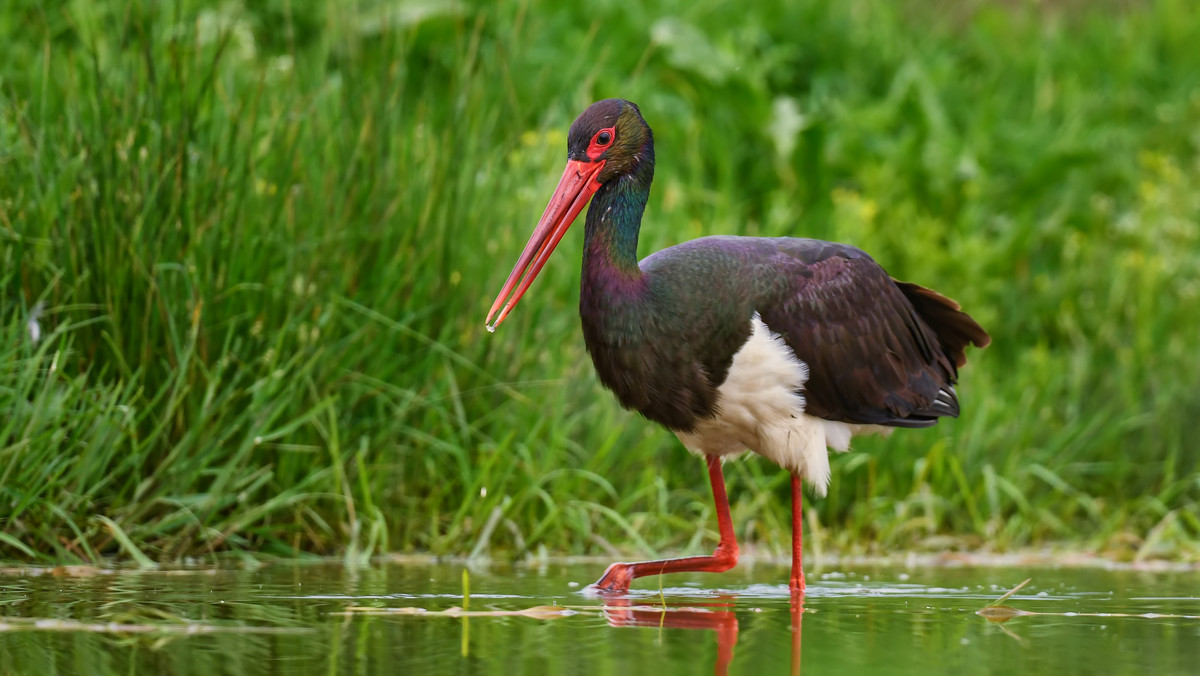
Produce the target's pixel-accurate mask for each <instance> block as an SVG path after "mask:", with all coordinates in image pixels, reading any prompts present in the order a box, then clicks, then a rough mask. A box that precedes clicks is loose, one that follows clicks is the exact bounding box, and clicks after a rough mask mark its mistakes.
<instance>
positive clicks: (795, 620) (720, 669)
mask: <svg viewBox="0 0 1200 676" xmlns="http://www.w3.org/2000/svg"><path fill="white" fill-rule="evenodd" d="M734 601H735V599H734V597H732V596H725V595H722V596H718V597H717V600H715V601H706V602H690V603H686V604H684V603H666V602H664V603H663V604H662V605H643V604H635V603H634V601H633V599H630V598H628V597H614V598H611V599H607V601H606V603H605V605H604V607H603V609H602V610H603V612H604V616H605V618H606V619H607V620H608V624H609V625H610V626H613V627H657V628H660V629H711V630H713V631H714V632H715V633H716V635H717V660H716V663H715V664H714V665H713V673H714V674H716V675H717V676H723V675H724V674H728V673H729V664H730V662H732V661H733V649H734V646H736V645H737V640H738V618H737V613H735V612H734V610H735V609H736V604H735V603H734ZM791 615H792V624H791V637H790V638H791V648H792V652H791V654H792V662H791V673H792V674H799V673H800V626H801V620H803V619H804V596H803V595H799V596H793V597H792V602H791Z"/></svg>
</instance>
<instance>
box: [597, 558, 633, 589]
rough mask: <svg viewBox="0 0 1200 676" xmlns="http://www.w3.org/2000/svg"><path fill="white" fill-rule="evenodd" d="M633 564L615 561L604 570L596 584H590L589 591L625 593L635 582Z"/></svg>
mask: <svg viewBox="0 0 1200 676" xmlns="http://www.w3.org/2000/svg"><path fill="white" fill-rule="evenodd" d="M633 577H634V575H633V566H632V565H630V564H628V563H614V564H612V565H611V566H609V567H608V570H606V571H604V575H602V576H600V579H599V580H597V581H596V582H595V584H591V585H588V587H587V589H588V590H589V591H593V592H598V593H601V594H623V593H625V592H627V591H629V585H630V583H632V582H633Z"/></svg>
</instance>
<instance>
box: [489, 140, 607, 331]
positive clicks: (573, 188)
mask: <svg viewBox="0 0 1200 676" xmlns="http://www.w3.org/2000/svg"><path fill="white" fill-rule="evenodd" d="M602 169H604V160H600V161H598V162H585V161H582V160H568V161H567V168H566V169H565V170H564V171H563V175H562V178H561V179H559V180H558V187H557V188H555V189H554V196H553V197H551V198H550V203H549V204H547V205H546V211H545V212H544V213H543V214H542V218H541V220H539V221H538V224H537V227H536V228H534V229H533V234H532V235H531V236H530V237H529V243H528V244H526V245H525V250H524V251H522V252H521V257H520V258H518V259H517V264H516V265H515V266H513V269H512V272H510V273H509V274H508V280H507V281H505V282H504V288H503V289H500V295H498V296H496V302H494V303H492V309H491V310H488V316H487V323H488V327H487V328H488V331H495V330H496V327H497V326H500V322H502V321H504V318H505V317H507V316H508V313H509V312H510V311H511V310H512V309H513V308H514V307H516V306H517V303H518V302H519V301H520V300H521V296H524V295H525V291H526V290H527V289H528V288H529V285H530V284H532V283H533V278H534V277H537V274H538V273H539V272H541V271H542V266H543V265H545V264H546V261H547V260H548V259H549V258H550V254H552V253H554V247H556V246H558V241H559V240H561V239H562V238H563V235H564V234H566V232H567V228H569V227H571V223H573V222H574V221H575V217H576V216H578V215H579V212H580V211H583V207H584V206H585V205H587V203H588V200H590V199H592V195H594V194H595V193H596V191H597V190H599V189H600V183H598V182H597V181H596V177H597V176H599V175H600V170H602ZM518 281H519V282H520V286H517V282H518ZM514 287H516V289H517V290H516V293H513V288H514ZM510 294H511V295H512V298H509V295H510ZM506 299H507V301H508V302H507V303H505V300H506ZM501 305H504V310H503V311H502V312H501V313H500V316H499V317H496V322H495V323H492V317H493V316H495V315H496V310H498V309H500V306H501Z"/></svg>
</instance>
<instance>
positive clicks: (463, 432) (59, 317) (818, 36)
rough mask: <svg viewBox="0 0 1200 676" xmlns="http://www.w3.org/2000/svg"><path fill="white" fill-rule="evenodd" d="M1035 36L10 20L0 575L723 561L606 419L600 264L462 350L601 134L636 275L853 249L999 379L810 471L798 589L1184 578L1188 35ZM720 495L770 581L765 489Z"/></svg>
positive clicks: (774, 490)
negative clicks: (841, 578) (597, 338)
mask: <svg viewBox="0 0 1200 676" xmlns="http://www.w3.org/2000/svg"><path fill="white" fill-rule="evenodd" d="M1042 4H1045V5H1051V6H1049V7H1043V8H1040V9H1037V8H1033V9H1031V8H1029V7H1026V6H1024V5H1022V4H1021V3H984V2H973V3H944V4H943V5H940V6H938V5H935V4H932V3H918V2H910V3H892V2H886V1H885V0H856V1H854V2H848V3H837V2H828V3H808V2H805V3H800V2H791V1H785V0H779V1H778V2H770V3H759V4H758V5H756V6H755V9H753V10H746V9H735V8H731V7H727V6H726V3H720V2H716V1H715V0H700V1H699V2H695V1H689V2H671V1H664V2H660V3H653V4H650V5H643V4H642V3H607V2H603V3H582V4H580V3H574V4H564V5H562V6H560V5H559V4H558V3H551V2H514V3H501V4H499V5H497V4H494V3H491V2H458V3H452V2H444V3H438V2H418V1H415V0H414V1H404V2H368V1H366V0H361V1H359V2H357V3H353V2H346V3H341V2H332V1H330V2H318V1H314V2H311V3H299V2H289V1H288V0H266V1H264V2H255V3H241V2H224V3H212V4H211V6H210V3H201V2H195V1H193V0H177V1H175V2H168V3H157V2H149V1H148V0H145V1H142V2H136V1H135V2H132V3H118V2H97V3H84V2H70V1H67V0H62V1H51V0H41V1H39V0H9V1H8V2H6V3H5V4H4V9H3V10H2V11H0V43H2V44H4V45H5V49H4V51H5V55H4V58H5V59H6V61H5V62H4V63H5V67H4V68H2V69H0V303H2V305H0V416H2V417H0V557H5V558H18V559H30V560H45V561H71V560H96V559H98V558H101V557H106V556H121V557H125V558H129V559H132V560H134V561H136V562H140V563H143V564H145V563H149V562H152V561H159V560H163V561H171V560H179V559H183V558H186V557H212V556H217V555H220V554H221V553H223V552H229V551H233V552H242V553H261V554H264V555H293V554H295V553H297V552H313V553H321V554H340V555H344V556H345V557H347V559H358V558H360V557H362V556H365V555H369V554H373V553H378V552H396V551H428V552H433V553H435V554H456V555H468V554H472V553H474V554H476V555H485V554H491V555H493V556H524V555H539V554H541V553H544V552H548V553H597V554H602V553H605V552H607V551H608V550H609V549H611V548H615V549H617V550H620V551H622V552H625V553H634V554H650V553H655V552H661V551H683V550H687V551H700V550H702V549H706V548H708V547H709V546H711V542H712V540H713V538H714V531H715V524H714V523H713V518H712V506H711V498H710V496H709V494H708V487H707V483H706V481H705V479H704V467H703V463H701V462H700V461H699V460H697V459H695V458H693V457H691V456H688V455H687V454H686V453H685V452H684V451H683V450H682V448H681V447H679V445H678V442H677V441H675V439H674V438H673V436H672V435H670V434H669V433H667V432H665V431H663V430H661V429H659V428H657V427H656V426H654V425H652V424H650V423H647V422H646V421H644V420H642V419H641V418H639V417H637V416H636V415H634V414H630V413H627V412H625V411H622V410H621V409H620V408H619V407H618V405H617V404H616V402H615V401H614V400H613V399H612V398H611V397H610V396H609V395H608V394H607V393H606V392H604V391H603V390H602V388H601V387H600V386H599V385H598V384H597V382H596V380H595V377H594V376H593V374H592V369H591V365H590V363H589V361H588V359H587V357H586V354H585V352H584V349H583V345H582V340H581V336H580V334H579V329H578V319H577V311H576V309H575V307H576V301H577V294H578V274H579V272H578V267H579V266H578V253H577V252H578V250H579V247H580V242H581V234H580V232H578V231H573V232H572V233H570V234H568V236H567V238H566V240H565V241H564V243H563V244H562V246H561V247H560V253H559V255H558V257H556V259H555V261H554V262H553V263H551V264H550V265H549V266H548V268H547V269H546V271H545V272H544V273H543V274H542V277H541V278H540V279H539V282H538V284H537V285H536V286H535V288H534V289H532V290H531V292H530V295H529V297H528V298H527V299H526V300H525V302H524V303H523V304H522V305H521V307H520V308H519V310H518V311H517V312H516V313H515V314H514V315H513V316H512V317H511V318H510V319H509V320H508V321H507V322H506V323H505V325H504V327H503V328H502V329H501V330H500V331H499V332H498V333H497V334H495V335H488V334H487V333H486V332H485V331H484V326H483V319H484V315H485V313H486V309H487V306H488V305H489V304H490V302H491V300H492V298H493V296H494V294H495V293H496V291H497V290H498V287H499V285H500V283H501V282H502V281H503V277H504V276H505V275H506V274H507V272H508V270H509V268H510V266H511V264H512V262H513V260H514V259H515V256H516V255H517V253H518V252H519V250H520V248H521V246H522V245H523V243H524V241H525V239H526V238H527V237H528V233H529V232H530V229H531V228H532V226H533V223H534V221H535V220H536V218H537V215H538V214H540V213H541V209H542V207H543V206H544V204H545V200H546V199H547V198H548V191H549V190H550V189H551V187H552V184H553V181H554V179H555V178H556V177H557V175H558V173H559V172H560V171H561V163H562V161H563V157H564V147H565V131H566V128H567V126H568V125H569V124H570V122H571V120H572V119H573V117H574V116H575V115H576V114H577V113H578V111H579V110H581V109H582V108H583V107H584V106H585V105H586V104H588V103H590V102H591V101H592V100H594V99H597V98H602V97H606V96H621V97H625V98H629V99H632V100H635V101H637V102H638V103H639V104H640V105H641V107H642V111H643V113H644V114H645V116H646V118H647V120H648V121H649V122H650V124H651V125H652V126H653V127H654V130H655V133H656V140H657V148H658V158H659V161H658V167H659V168H658V172H657V179H658V180H657V182H656V184H655V188H654V191H653V193H652V196H651V201H650V206H649V209H648V211H647V224H646V228H645V231H644V233H643V236H642V253H643V255H644V254H647V253H649V252H651V251H653V250H657V249H659V248H661V247H664V246H667V245H670V244H673V243H677V242H680V241H684V240H687V239H691V238H694V237H697V236H700V235H704V234H715V233H739V234H749V235H803V236H812V237H821V238H828V239H837V240H840V241H846V242H849V243H852V244H855V245H858V246H860V247H863V248H865V249H867V250H868V251H870V252H872V254H873V255H874V256H875V257H876V258H877V260H879V261H880V262H882V263H883V264H884V265H885V266H886V267H887V268H888V269H889V271H890V272H891V273H892V274H893V275H894V276H896V277H898V278H901V279H908V280H912V281H915V282H918V283H921V284H924V285H928V286H932V287H934V288H937V289H939V290H941V291H943V292H944V293H947V294H948V295H950V296H952V297H955V298H956V299H958V300H959V301H961V302H962V303H963V304H964V305H965V306H966V308H967V309H968V310H970V311H971V313H972V314H973V315H974V316H975V317H976V318H977V319H979V320H980V321H981V322H982V323H983V324H984V325H985V326H986V327H987V328H988V329H989V330H990V331H991V333H992V335H993V338H994V343H993V345H992V346H991V347H989V348H988V349H987V350H984V351H975V352H972V353H971V354H970V364H969V365H968V366H967V368H966V369H965V370H964V372H963V374H962V376H963V377H962V384H961V387H960V393H961V395H962V400H963V416H962V418H961V419H959V420H957V421H949V422H947V423H944V424H942V425H939V426H938V427H937V428H935V429H933V430H928V431H920V432H916V431H901V432H899V433H897V434H896V435H894V436H893V437H892V438H891V439H888V440H877V439H866V440H863V441H861V442H859V443H858V444H857V451H858V452H856V453H851V454H848V455H844V456H838V457H837V458H836V459H835V463H834V465H835V469H834V481H833V486H832V487H831V491H830V495H829V497H828V498H827V499H824V500H820V501H817V502H816V503H815V504H814V505H813V506H812V507H811V508H810V510H809V512H808V513H809V515H810V518H811V522H810V531H811V532H812V533H813V538H814V539H813V540H812V542H813V544H814V545H815V546H819V547H821V548H823V549H824V550H828V549H831V548H837V549H844V550H849V551H875V552H886V551H895V550H898V549H902V548H914V547H915V548H936V549H941V548H947V547H972V548H991V549H996V550H1003V549H1011V548H1017V547H1023V546H1030V545H1035V546H1036V545H1041V544H1044V543H1048V542H1064V541H1065V542H1068V543H1070V544H1071V545H1072V546H1075V547H1082V548H1086V549H1094V550H1097V551H1104V552H1108V553H1111V554H1113V555H1116V556H1121V557H1146V556H1173V557H1180V558H1197V557H1200V506H1198V505H1200V454H1198V453H1197V452H1196V444H1195V441H1194V439H1193V438H1192V435H1191V434H1190V433H1189V432H1190V431H1191V429H1192V428H1193V426H1194V425H1193V421H1195V420H1197V419H1198V418H1200V388H1197V387H1196V382H1197V375H1198V374H1200V350H1198V349H1197V348H1196V345H1195V344H1196V336H1200V189H1198V186H1200V133H1198V132H1197V130H1198V129H1200V50H1198V49H1197V48H1196V45H1198V44H1200V14H1198V13H1196V12H1195V11H1193V9H1192V7H1191V3H1189V2H1187V1H1186V0H1160V1H1157V2H1149V1H1148V2H1144V3H1114V7H1108V6H1098V5H1095V4H1092V5H1085V4H1083V3H1062V4H1055V3H1042ZM127 5H128V6H127ZM38 303H42V304H44V307H45V311H44V312H43V313H42V314H41V315H40V318H39V322H40V326H41V329H42V333H43V335H42V339H41V340H40V341H39V342H37V343H36V344H35V343H34V342H32V341H31V340H30V339H29V336H28V333H27V321H28V319H29V318H30V316H31V313H32V312H33V309H34V307H35V305H37V304H38ZM729 475H730V490H731V495H732V497H733V500H734V517H735V526H736V527H737V529H738V532H739V534H740V535H741V536H742V537H743V540H744V541H745V543H747V544H749V543H753V544H755V545H757V546H759V547H761V548H762V549H763V550H765V551H767V552H779V553H782V552H785V551H787V549H786V547H787V538H788V537H789V531H788V527H787V514H788V512H787V477H786V475H785V474H784V473H782V472H781V471H779V470H777V469H776V468H774V467H773V466H769V465H768V464H767V463H766V462H765V461H759V460H756V459H750V460H749V461H747V462H744V463H737V464H734V465H732V466H731V468H730V471H729Z"/></svg>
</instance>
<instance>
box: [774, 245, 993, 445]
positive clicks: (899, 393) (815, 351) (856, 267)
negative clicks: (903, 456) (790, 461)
mask: <svg viewBox="0 0 1200 676" xmlns="http://www.w3.org/2000/svg"><path fill="white" fill-rule="evenodd" d="M778 251H779V253H778V255H777V256H776V257H775V258H774V261H773V262H774V265H773V266H772V267H774V268H775V270H776V271H777V272H782V273H783V274H785V275H786V279H785V280H784V281H783V284H782V287H776V291H775V292H774V293H772V294H771V298H769V299H765V300H764V301H761V302H760V303H759V307H758V308H757V310H758V312H759V315H760V316H761V317H762V320H763V322H764V323H766V325H767V326H768V327H769V328H770V329H771V330H772V331H774V332H775V333H778V334H780V335H781V336H782V337H783V339H784V340H785V341H786V342H787V344H788V346H790V347H791V349H792V350H793V351H794V352H795V353H796V356H797V357H798V358H800V359H801V360H803V361H804V362H805V363H806V364H808V368H809V379H808V382H807V383H806V384H805V392H804V395H805V398H806V400H807V404H806V409H805V410H806V412H807V413H809V414H811V415H815V416H818V417H821V418H825V419H827V420H839V421H843V422H851V423H862V424H876V425H889V426H895V427H927V426H929V425H933V424H935V423H936V422H937V419H938V418H940V417H943V416H957V415H958V398H957V395H956V394H955V391H954V383H955V382H956V380H957V378H958V371H957V367H958V366H961V365H962V364H963V363H965V361H966V359H965V355H964V348H965V347H966V345H967V344H969V343H971V344H975V345H977V346H979V347H983V346H985V345H987V344H988V342H989V340H990V339H989V338H988V335H987V333H986V332H985V331H984V330H983V328H982V327H980V326H979V324H977V323H976V322H975V320H973V319H971V317H970V316H968V315H967V314H966V313H964V312H962V311H961V310H959V309H958V304H957V303H955V302H954V301H952V300H950V299H948V298H946V297H945V296H942V295H940V294H938V293H936V292H934V291H931V290H929V289H925V288H922V287H920V286H917V285H916V284H908V283H904V282H896V281H894V280H893V279H892V278H891V277H890V276H888V274H887V272H886V271H884V269H883V268H881V267H880V266H879V265H878V264H877V263H875V261H873V260H871V258H870V257H869V256H867V255H866V254H863V253H862V252H860V251H858V250H857V249H853V248H851V247H842V246H830V245H828V243H825V242H816V241H814V240H780V243H779V247H778Z"/></svg>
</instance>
